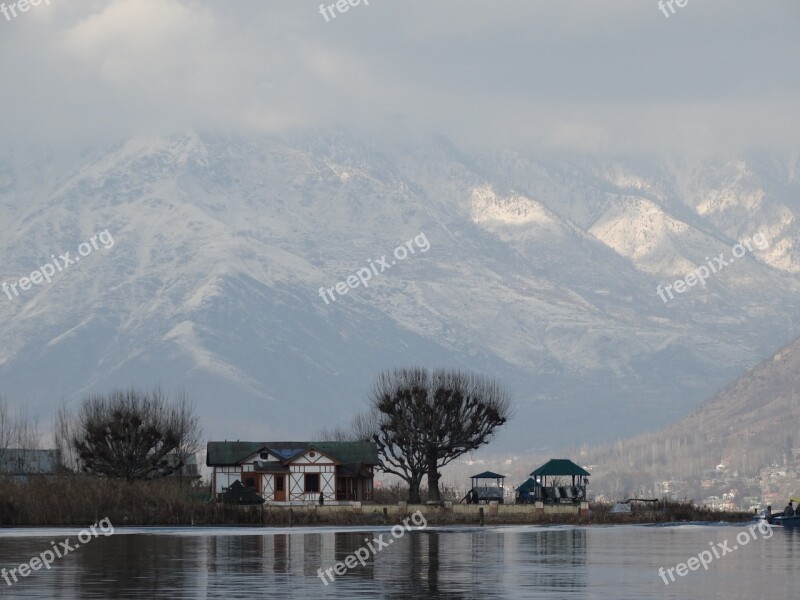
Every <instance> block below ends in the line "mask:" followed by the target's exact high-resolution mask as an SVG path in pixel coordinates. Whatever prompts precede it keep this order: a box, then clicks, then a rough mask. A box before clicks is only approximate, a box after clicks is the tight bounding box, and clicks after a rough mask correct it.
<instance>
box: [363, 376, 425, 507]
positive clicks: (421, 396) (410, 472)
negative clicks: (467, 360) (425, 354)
mask: <svg viewBox="0 0 800 600" xmlns="http://www.w3.org/2000/svg"><path fill="white" fill-rule="evenodd" d="M369 401H370V403H371V410H372V411H373V412H374V414H375V415H376V420H377V430H376V432H375V434H374V435H373V440H374V441H375V443H376V444H377V446H378V461H379V462H378V468H380V469H381V470H382V471H383V472H385V473H392V474H393V475H397V476H398V477H400V478H401V479H402V480H403V481H405V482H406V483H407V484H408V502H409V503H411V504H419V503H420V502H421V498H420V493H419V488H420V485H421V483H422V478H423V476H424V475H425V471H426V468H427V465H426V463H425V458H426V448H425V437H424V436H423V435H422V432H423V431H424V427H425V426H426V425H427V423H426V422H425V419H426V417H427V415H428V411H427V410H426V408H425V407H426V404H427V401H428V373H427V371H425V370H424V369H399V370H396V371H392V372H385V373H381V374H380V375H379V376H378V377H377V379H376V380H375V384H374V386H373V388H372V390H371V391H370V394H369Z"/></svg>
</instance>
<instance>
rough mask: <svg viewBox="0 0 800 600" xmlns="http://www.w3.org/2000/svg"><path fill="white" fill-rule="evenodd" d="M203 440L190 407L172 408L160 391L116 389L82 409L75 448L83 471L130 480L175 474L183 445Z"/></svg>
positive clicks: (90, 399)
mask: <svg viewBox="0 0 800 600" xmlns="http://www.w3.org/2000/svg"><path fill="white" fill-rule="evenodd" d="M195 438H197V439H199V433H198V432H197V422H196V419H195V418H194V417H193V414H192V410H191V407H190V406H189V404H188V403H187V402H184V403H183V404H182V406H181V404H180V402H179V406H178V407H175V406H172V407H171V406H169V405H168V403H167V401H166V398H165V397H164V395H163V394H162V392H161V390H160V389H158V388H155V389H154V390H152V391H151V392H149V393H142V392H140V391H137V390H134V389H131V390H126V391H121V390H117V391H114V392H112V393H111V394H109V395H107V396H90V397H89V398H87V399H86V400H85V401H84V402H83V405H82V406H81V408H80V411H79V413H78V417H77V421H76V423H75V426H74V429H73V431H72V437H71V441H72V445H73V447H74V448H75V451H76V454H77V456H78V460H79V462H80V466H81V468H82V469H83V470H84V471H87V472H91V473H95V474H97V475H102V476H106V477H113V478H124V479H126V480H128V481H133V480H136V479H147V478H152V477H163V476H166V475H169V474H170V473H173V472H174V471H175V470H176V468H178V465H179V464H180V460H179V459H178V460H174V459H170V456H171V455H172V456H173V457H174V456H175V453H176V452H178V451H179V447H181V445H183V446H184V448H189V447H191V445H192V444H193V443H195V442H194V441H193V440H194V439H195Z"/></svg>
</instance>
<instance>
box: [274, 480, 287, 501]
mask: <svg viewBox="0 0 800 600" xmlns="http://www.w3.org/2000/svg"><path fill="white" fill-rule="evenodd" d="M285 485H286V476H285V475H275V502H286V487H285Z"/></svg>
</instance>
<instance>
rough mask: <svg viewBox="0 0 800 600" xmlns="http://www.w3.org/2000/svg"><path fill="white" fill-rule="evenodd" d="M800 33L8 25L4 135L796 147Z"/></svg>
mask: <svg viewBox="0 0 800 600" xmlns="http://www.w3.org/2000/svg"><path fill="white" fill-rule="evenodd" d="M31 14H32V13H31ZM24 16H26V17H27V15H24ZM799 22H800V9H798V7H797V5H796V3H795V2H794V0H771V1H768V2H766V3H764V4H762V5H759V7H758V8H755V7H753V6H750V5H741V6H735V7H734V6H731V4H730V3H728V2H725V1H724V0H708V1H707V2H703V3H699V2H691V3H689V5H687V6H686V7H684V8H682V9H680V11H679V12H678V13H676V14H675V15H673V16H672V17H670V18H669V19H665V18H664V16H663V14H662V13H661V12H660V11H659V10H658V8H657V4H656V3H655V2H641V0H606V1H604V2H594V3H587V2H585V1H583V0H562V1H560V2H557V3H556V2H547V1H545V0H505V1H504V2H503V3H494V4H490V3H487V2H478V1H477V0H438V1H437V2H429V1H423V0H407V1H404V2H388V1H386V0H383V1H381V2H379V1H377V0H376V1H373V2H371V3H370V4H369V5H368V6H365V5H363V4H362V5H359V6H357V7H353V8H351V9H350V10H349V11H348V12H347V13H345V14H342V15H340V16H339V17H338V18H337V19H336V20H334V21H331V22H326V21H325V20H324V19H323V18H322V16H321V15H320V14H319V12H318V3H314V2H309V1H307V0H298V1H293V2H282V1H277V0H274V1H263V0H238V1H237V2H230V3H208V2H200V1H199V0H87V1H86V2H85V3H84V2H81V3H69V4H66V3H64V4H55V3H54V4H53V6H52V7H50V8H49V9H48V12H47V16H46V18H45V17H37V18H36V19H27V20H24V19H22V18H20V19H18V20H17V22H14V23H0V25H1V26H2V29H3V31H2V33H3V34H6V33H8V35H6V36H5V37H2V38H0V50H2V57H1V58H0V76H2V79H3V82H4V94H3V97H2V98H0V109H2V110H3V114H13V115H14V119H7V120H6V121H5V122H0V127H1V128H2V130H1V131H3V133H4V135H5V139H7V140H9V143H11V142H14V141H15V142H23V141H28V140H31V139H39V140H42V141H48V140H57V139H64V140H68V143H73V142H75V141H80V140H86V141H93V140H95V141H96V140H104V139H106V138H108V139H109V140H110V139H114V138H116V137H125V136H129V135H133V134H135V133H138V132H142V131H147V132H155V133H170V132H172V131H175V130H179V131H183V130H186V129H200V130H221V131H231V132H276V131H284V130H287V129H290V128H298V127H330V126H335V125H344V126H346V127H350V128H354V129H357V130H364V131H385V130H386V129H385V126H386V124H387V122H391V121H396V120H398V119H400V120H402V121H403V122H404V123H409V124H413V126H415V127H418V128H420V129H423V130H433V131H436V132H440V133H444V134H446V135H449V136H451V137H453V138H455V139H457V140H458V141H463V142H464V143H468V144H475V145H487V144H491V145H506V146H526V147H538V148H542V149H545V150H546V149H548V148H554V149H559V150H564V149H566V150H570V149H572V150H576V151H589V152H626V151H627V152H630V151H636V152H671V153H674V152H688V151H693V152H698V151H699V149H702V151H703V152H718V153H719V152H735V151H739V150H743V149H747V148H752V147H769V148H773V149H788V148H796V146H797V142H796V140H797V139H800V136H799V135H798V134H800V117H798V114H797V111H796V109H795V106H797V104H798V100H800V75H798V73H799V71H798V69H797V68H796V65H795V64H794V63H795V62H796V56H797V55H798V50H800V38H798V36H797V35H796V33H795V32H796V29H797V25H798V24H799ZM12 57H14V58H12ZM6 90H8V92H7V93H6Z"/></svg>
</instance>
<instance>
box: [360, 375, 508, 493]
mask: <svg viewBox="0 0 800 600" xmlns="http://www.w3.org/2000/svg"><path fill="white" fill-rule="evenodd" d="M370 404H371V410H372V411H374V413H376V414H377V422H378V428H377V432H376V433H375V435H374V436H373V439H374V440H375V442H377V444H378V451H379V455H380V459H381V465H380V468H381V469H382V470H383V471H385V472H387V473H393V474H395V475H398V476H399V477H401V478H402V479H403V480H405V481H406V482H407V483H408V485H409V502H412V503H413V502H419V501H420V495H419V487H420V483H421V481H422V478H423V476H424V475H427V478H428V499H429V500H431V501H440V500H441V494H440V490H439V480H440V478H441V472H440V471H439V469H441V468H442V467H444V466H445V465H447V464H448V463H450V462H452V461H453V460H455V459H456V458H458V457H460V456H463V455H464V454H466V453H467V452H470V451H472V450H475V449H477V448H479V447H480V446H482V445H484V444H486V443H488V442H489V440H490V439H491V438H492V436H493V435H494V432H495V430H496V429H497V427H499V426H501V425H503V424H504V423H505V422H506V421H507V420H508V418H509V417H510V414H511V400H510V396H509V394H508V392H507V390H506V389H505V388H504V387H503V386H502V385H500V384H499V383H498V382H496V381H495V380H493V379H489V378H486V377H483V376H480V375H475V374H471V373H464V372H460V371H452V370H437V371H434V372H432V373H429V372H428V371H427V370H426V369H424V368H412V369H396V370H394V371H389V372H385V373H382V374H381V375H379V376H378V378H377V380H376V382H375V385H374V387H373V390H372V391H371V393H370Z"/></svg>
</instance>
